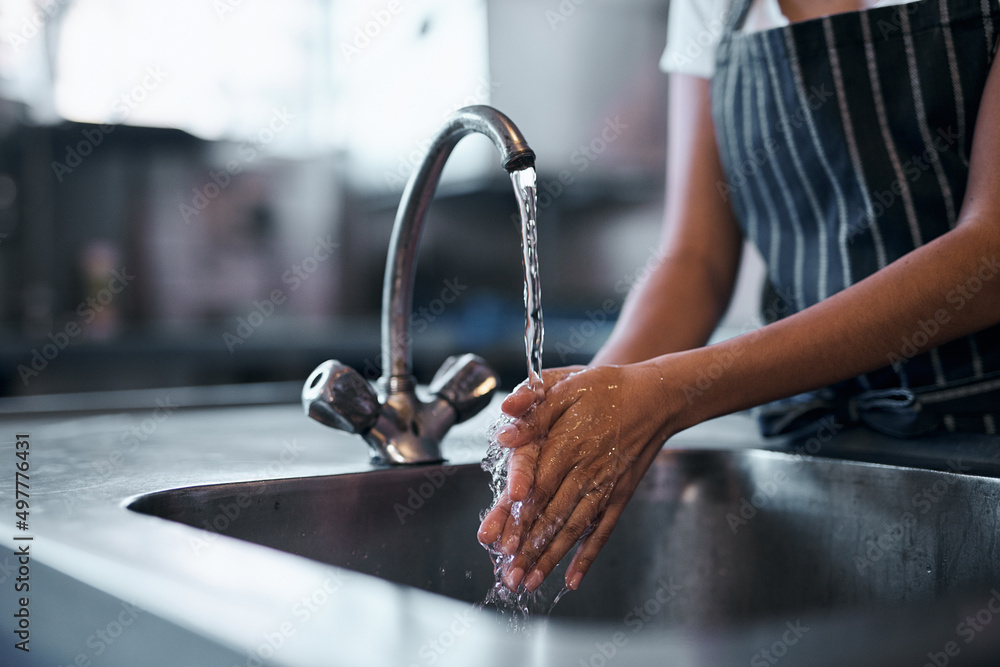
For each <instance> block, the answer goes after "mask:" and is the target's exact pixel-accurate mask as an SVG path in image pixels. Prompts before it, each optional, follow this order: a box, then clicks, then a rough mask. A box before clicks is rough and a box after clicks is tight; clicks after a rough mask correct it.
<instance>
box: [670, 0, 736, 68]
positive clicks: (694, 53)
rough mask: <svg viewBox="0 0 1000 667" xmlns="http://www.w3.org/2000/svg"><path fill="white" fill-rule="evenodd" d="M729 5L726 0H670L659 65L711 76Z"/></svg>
mask: <svg viewBox="0 0 1000 667" xmlns="http://www.w3.org/2000/svg"><path fill="white" fill-rule="evenodd" d="M728 6H729V0H670V14H669V18H668V20H667V48H666V49H665V50H664V52H663V56H662V57H661V58H660V69H661V70H663V71H664V72H672V73H675V74H690V75H691V76H699V77H703V78H706V79H708V78H711V76H712V74H713V73H714V72H715V47H716V46H717V45H718V44H719V39H720V38H721V37H722V31H723V17H724V16H725V13H726V8H727V7H728Z"/></svg>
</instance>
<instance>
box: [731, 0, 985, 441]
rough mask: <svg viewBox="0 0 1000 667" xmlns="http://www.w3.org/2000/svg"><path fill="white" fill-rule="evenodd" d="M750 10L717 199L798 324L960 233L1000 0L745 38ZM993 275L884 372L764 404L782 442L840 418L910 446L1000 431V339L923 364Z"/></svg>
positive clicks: (735, 59) (864, 14)
mask: <svg viewBox="0 0 1000 667" xmlns="http://www.w3.org/2000/svg"><path fill="white" fill-rule="evenodd" d="M751 1H752V0H733V6H732V7H731V9H730V11H729V13H728V14H727V16H726V20H725V26H726V27H725V32H724V34H723V36H722V39H721V42H720V44H719V47H718V51H717V60H716V74H715V76H714V77H713V79H712V115H713V118H714V121H715V131H716V137H717V141H718V145H719V152H720V156H721V159H722V164H723V168H724V170H725V174H726V182H725V183H719V184H718V189H719V192H720V194H721V196H723V197H724V198H725V199H726V200H727V201H728V202H729V203H730V205H731V207H732V209H733V212H734V214H735V215H736V218H737V220H738V221H739V224H740V226H741V228H742V230H743V233H744V234H745V235H746V237H747V238H749V239H750V240H751V241H752V242H753V243H754V244H755V245H756V246H757V248H759V250H760V252H761V253H762V255H763V257H764V259H765V261H766V263H767V266H768V278H769V280H770V283H771V285H772V286H773V294H774V301H773V302H765V303H764V304H763V306H764V309H765V310H770V311H771V312H777V313H781V314H783V315H787V314H790V313H794V312H797V311H800V310H802V309H804V308H807V307H809V306H811V305H813V304H815V303H817V302H819V301H822V300H823V299H825V298H827V297H828V296H830V295H831V294H834V293H836V292H838V291H840V290H842V289H844V288H845V287H848V286H850V285H852V284H853V283H855V282H858V281H859V280H861V279H863V278H865V277H866V276H869V275H871V274H872V273H874V272H876V271H878V270H879V269H881V268H882V267H884V266H886V265H887V264H889V263H890V262H892V261H894V260H896V259H898V258H900V257H902V256H903V255H905V254H906V253H908V252H910V251H911V250H913V249H914V248H917V247H919V246H921V245H923V244H924V243H927V242H929V241H931V240H932V239H934V238H936V237H938V236H940V235H941V234H944V233H945V232H947V231H948V230H950V229H951V228H953V227H954V226H955V224H956V220H957V216H958V213H959V207H960V205H961V202H962V198H963V195H964V193H965V186H966V180H967V177H968V171H969V153H970V151H971V147H972V133H973V129H974V127H975V122H976V114H977V112H978V110H979V103H980V99H981V97H982V93H983V89H984V86H985V83H986V79H987V76H988V74H989V71H990V65H991V63H992V61H993V57H994V53H995V51H996V44H997V35H998V32H1000V0H920V1H918V2H914V3H910V4H903V5H895V6H889V7H880V8H875V9H869V10H865V11H860V12H850V13H844V14H836V15H833V16H827V17H823V18H818V19H813V20H809V21H803V22H800V23H793V24H791V25H788V26H784V27H781V28H775V29H772V30H766V31H763V32H753V33H746V34H744V33H741V32H739V29H740V27H741V25H742V23H743V21H744V19H745V17H746V14H747V11H748V10H749V8H750V3H751ZM998 224H1000V221H998ZM977 269H978V273H977V274H976V275H970V276H969V278H968V280H967V281H964V282H962V283H960V284H957V285H955V287H954V289H952V290H950V291H949V292H948V293H947V296H946V300H945V301H944V302H942V303H941V304H940V306H939V307H938V308H937V309H935V310H936V313H934V314H929V315H928V319H927V320H925V321H919V322H913V323H912V324H913V328H912V334H911V335H909V336H907V337H904V338H902V339H900V341H899V349H898V351H896V352H894V353H893V354H891V355H888V356H887V357H886V366H885V367H884V368H881V369H878V370H876V371H874V372H871V373H867V374H864V375H861V376H859V377H857V378H853V379H851V380H848V381H845V382H842V383H839V384H837V385H835V386H832V387H828V388H826V389H824V390H821V391H817V392H811V393H809V394H804V395H801V396H796V397H794V398H792V399H788V400H785V401H779V402H777V403H774V404H770V405H768V406H765V407H764V408H763V409H762V412H761V424H762V428H763V430H764V432H765V434H769V435H776V434H779V433H790V432H793V431H795V430H797V429H798V428H800V427H806V426H807V425H809V424H812V423H814V420H815V419H816V418H819V417H822V416H827V415H829V414H831V413H833V414H835V415H836V416H837V418H838V419H839V420H841V421H842V423H863V424H867V425H868V426H870V427H872V428H874V429H876V430H879V431H881V432H884V433H888V434H891V435H897V436H916V435H921V434H925V433H930V432H934V431H956V432H974V433H991V434H992V433H997V429H998V427H1000V326H994V327H991V328H989V329H986V330H983V331H980V332H978V333H976V334H974V335H971V336H966V337H964V338H960V339H958V340H954V341H951V342H946V343H943V344H941V345H939V346H937V347H934V348H933V349H931V350H930V351H929V352H926V353H923V354H917V353H916V350H917V347H918V346H923V345H925V344H927V343H931V344H933V341H934V337H935V336H936V335H937V334H938V331H939V329H940V323H941V322H946V321H947V318H949V317H951V316H952V314H954V313H956V312H958V311H959V310H961V309H962V308H975V307H977V304H976V294H977V293H978V292H979V291H980V290H982V289H983V286H984V284H985V283H987V282H988V281H991V280H997V281H1000V257H989V256H984V257H983V258H981V261H980V263H979V266H978V267H977Z"/></svg>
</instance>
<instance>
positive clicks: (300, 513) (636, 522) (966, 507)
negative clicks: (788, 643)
mask: <svg viewBox="0 0 1000 667" xmlns="http://www.w3.org/2000/svg"><path fill="white" fill-rule="evenodd" d="M956 468H957V469H959V470H961V469H962V468H961V466H960V465H958V466H956ZM489 501H490V493H489V490H488V486H487V477H486V474H485V473H483V472H482V471H481V470H480V469H479V468H478V466H476V465H459V466H428V467H413V468H397V469H390V470H374V471H370V472H364V473H358V474H343V475H334V476H327V477H307V478H296V479H280V480H269V481H255V482H244V483H235V484H216V485H206V486H195V487H188V488H181V489H174V490H169V491H162V492H157V493H153V494H149V495H145V496H142V497H140V498H138V499H136V500H134V501H133V502H132V503H131V504H130V506H129V507H130V509H132V510H134V511H137V512H141V513H145V514H149V515H154V516H158V517H162V518H164V519H169V520H172V521H177V522H180V523H183V524H187V525H190V526H194V527H197V528H202V529H205V530H207V531H212V532H214V533H219V534H222V535H226V536H229V537H234V538H238V539H241V540H246V541H249V542H253V543H256V544H260V545H264V546H267V547H272V548H275V549H280V550H282V551H286V552H290V553H293V554H297V555H300V556H305V557H307V558H311V559H315V560H317V561H321V562H323V563H328V564H332V565H336V566H341V567H344V568H348V569H351V570H355V571H358V572H362V573H366V574H370V575H374V576H377V577H381V578H383V579H386V580H389V581H392V582H396V583H399V584H405V585H407V586H414V587H417V588H420V589H424V590H426V591H431V592H433V593H438V594H441V595H444V596H448V597H451V598H455V599H458V600H462V601H465V602H481V601H482V600H483V598H484V596H485V594H486V592H487V591H488V590H489V589H490V588H491V586H492V585H493V571H492V566H491V564H490V562H489V559H488V557H487V555H486V553H485V551H484V550H483V548H482V547H481V546H480V545H479V544H478V543H477V542H476V539H475V531H476V527H477V525H478V518H479V513H480V511H481V510H482V509H483V508H485V507H486V506H487V505H488V504H489ZM998 508H1000V480H998V479H994V478H989V477H977V476H971V475H965V474H956V473H949V472H942V471H932V470H920V469H913V468H902V467H896V466H889V465H877V464H870V463H860V462H852V461H843V460H834V459H824V458H816V457H810V456H800V455H796V454H790V453H783V452H773V451H764V450H737V451H718V450H664V451H663V452H662V453H661V454H660V455H659V457H658V458H657V460H656V461H655V462H654V464H653V466H652V468H651V469H650V471H649V473H648V474H647V476H646V478H645V480H644V481H643V483H642V484H641V486H640V487H639V488H638V489H637V491H636V494H635V497H634V498H633V500H632V502H631V504H630V506H629V507H628V509H627V510H626V512H625V513H624V514H623V516H622V518H621V520H620V522H619V525H618V527H617V528H616V530H615V532H614V533H613V534H612V536H611V539H610V541H609V543H608V544H607V546H606V547H605V549H604V550H603V551H602V553H601V555H600V556H599V558H598V559H597V561H596V563H595V564H594V565H593V567H592V569H591V571H590V573H589V574H588V575H587V577H585V578H584V580H583V584H582V586H581V588H580V590H579V591H576V592H574V593H571V594H569V595H567V596H565V598H564V599H563V600H562V601H561V602H560V603H559V604H558V605H557V606H556V607H555V609H554V611H553V613H552V615H553V616H554V617H560V618H564V619H567V620H569V619H588V620H603V621H613V622H615V623H617V624H621V623H623V622H624V623H625V625H626V626H628V625H629V624H641V625H644V626H647V627H648V626H649V625H650V624H653V625H655V626H662V627H664V628H668V627H678V626H682V627H699V628H713V627H714V628H718V627H723V626H732V625H746V624H752V623H754V622H757V621H761V620H774V619H780V620H781V621H794V620H795V619H798V618H799V617H805V616H807V615H810V614H811V615H812V617H815V616H817V615H819V616H823V615H827V614H831V613H837V612H842V611H848V612H850V611H852V610H859V609H867V610H870V609H871V608H873V607H885V608H886V609H891V608H894V607H898V606H901V605H908V604H910V603H924V602H928V601H932V600H938V599H943V598H946V597H949V596H954V595H956V594H959V593H971V594H974V595H975V597H976V598H982V600H983V603H984V604H985V603H986V602H987V599H989V598H990V595H991V594H993V593H995V587H1000V558H997V553H998V536H1000V517H998V516H997V511H998ZM200 535H202V536H203V537H204V539H205V540H206V542H207V541H210V540H211V539H215V538H214V536H213V535H211V534H210V533H207V532H206V533H200ZM194 546H195V548H196V549H197V545H194ZM560 584H561V576H558V577H557V576H553V577H550V579H549V581H548V582H547V583H546V585H545V586H546V587H547V588H545V587H543V591H546V593H545V594H546V595H548V596H549V597H551V596H552V595H553V594H554V593H555V592H556V591H558V590H559V588H560ZM996 595H997V596H1000V593H996ZM998 600H1000V597H998ZM949 623H952V622H951V621H949ZM949 627H953V624H952V625H951V626H949Z"/></svg>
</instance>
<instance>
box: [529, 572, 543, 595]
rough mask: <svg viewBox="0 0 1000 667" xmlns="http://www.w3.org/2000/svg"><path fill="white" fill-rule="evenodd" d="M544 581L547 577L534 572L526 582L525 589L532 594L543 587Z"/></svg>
mask: <svg viewBox="0 0 1000 667" xmlns="http://www.w3.org/2000/svg"><path fill="white" fill-rule="evenodd" d="M543 579H545V575H543V574H542V573H541V572H540V571H538V570H532V571H531V574H529V575H528V578H527V579H526V580H525V581H524V587H525V588H526V589H527V590H528V592H529V593H531V592H533V591H534V590H535V589H536V588H538V587H539V586H541V585H542V580H543Z"/></svg>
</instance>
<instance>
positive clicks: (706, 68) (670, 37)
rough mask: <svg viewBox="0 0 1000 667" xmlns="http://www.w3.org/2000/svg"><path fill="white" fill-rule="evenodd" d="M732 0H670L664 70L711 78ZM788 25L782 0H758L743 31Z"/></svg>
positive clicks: (891, 0) (892, 0)
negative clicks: (716, 52) (782, 11)
mask: <svg viewBox="0 0 1000 667" xmlns="http://www.w3.org/2000/svg"><path fill="white" fill-rule="evenodd" d="M731 2H732V0H670V18H669V21H668V23H667V48H666V50H665V51H664V52H663V57H662V58H660V69H661V70H663V71H664V72H674V73H677V74H690V75H692V76H700V77H703V78H706V79H707V78H710V77H711V76H712V74H713V73H714V72H715V47H716V45H718V43H719V40H720V39H721V38H722V32H723V30H724V28H725V15H726V11H727V10H728V9H729V6H730V4H731ZM907 2H917V0H880V1H879V2H877V3H876V4H875V5H874V6H875V7H882V6H885V5H902V4H905V3H907ZM785 25H788V19H787V18H786V17H785V15H784V14H782V13H781V7H780V6H779V5H778V0H754V2H753V4H752V5H751V6H750V11H749V12H748V13H747V18H746V21H744V23H743V28H742V32H756V31H759V30H770V29H771V28H777V27H780V26H785Z"/></svg>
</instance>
